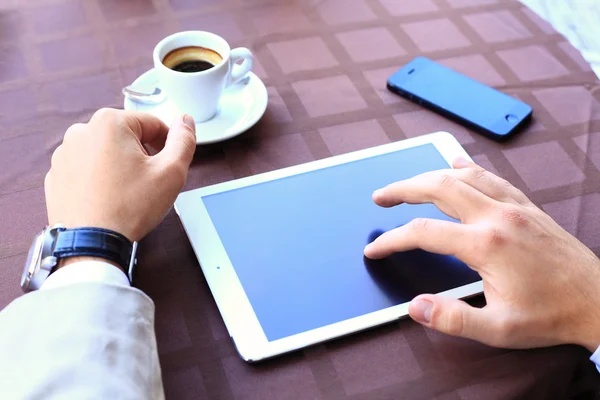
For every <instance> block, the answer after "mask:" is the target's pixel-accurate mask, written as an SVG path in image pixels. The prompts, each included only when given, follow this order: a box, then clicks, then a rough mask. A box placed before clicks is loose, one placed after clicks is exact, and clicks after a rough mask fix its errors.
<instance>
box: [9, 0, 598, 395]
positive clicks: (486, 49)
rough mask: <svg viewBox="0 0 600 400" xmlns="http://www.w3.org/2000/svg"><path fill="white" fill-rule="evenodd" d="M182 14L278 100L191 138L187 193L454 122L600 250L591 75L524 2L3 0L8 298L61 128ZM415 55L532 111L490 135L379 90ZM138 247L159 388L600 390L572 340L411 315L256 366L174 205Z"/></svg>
mask: <svg viewBox="0 0 600 400" xmlns="http://www.w3.org/2000/svg"><path fill="white" fill-rule="evenodd" d="M187 29H203V30H209V31H213V32H216V33H218V34H220V35H222V36H224V37H225V38H226V39H228V40H229V41H230V42H231V43H232V44H233V46H247V47H249V48H251V49H252V50H253V52H254V54H255V55H256V57H257V60H258V61H257V63H256V67H255V72H256V73H257V74H258V75H259V76H260V77H261V78H262V79H263V80H264V81H265V83H266V85H267V87H268V90H269V95H270V102H269V107H268V111H267V114H266V115H265V116H264V118H263V119H262V120H261V121H260V122H259V124H258V125H257V126H256V127H255V128H253V129H251V130H250V131H249V132H247V133H246V134H244V135H242V136H240V137H239V138H237V139H234V140H231V141H228V142H226V143H222V144H218V145H211V146H207V147H201V148H198V149H197V152H196V156H195V160H194V163H193V165H192V167H191V170H190V174H189V179H188V182H187V184H186V186H185V188H186V189H192V188H197V187H201V186H205V185H209V184H214V183H218V182H222V181H226V180H230V179H234V178H240V177H244V176H248V175H251V174H256V173H259V172H264V171H269V170H273V169H277V168H281V167H285V166H290V165H294V164H298V163H303V162H307V161H311V160H315V159H321V158H324V157H329V156H332V155H336V154H341V153H346V152H349V151H353V150H358V149H362V148H366V147H370V146H374V145H379V144H383V143H387V142H391V141H396V140H401V139H404V138H407V137H413V136H416V135H420V134H423V133H429V132H432V131H437V130H447V131H449V132H452V133H453V134H454V135H455V136H456V137H457V138H458V140H459V141H460V142H461V143H462V144H463V146H464V147H465V149H466V150H467V151H468V152H469V153H470V154H471V155H473V158H474V159H475V160H476V161H477V162H478V163H479V164H481V165H482V166H484V167H486V168H488V169H490V170H491V171H493V172H496V173H498V174H500V175H501V176H503V177H505V178H507V179H508V180H510V181H511V182H513V183H514V184H515V185H516V186H518V187H519V188H520V189H522V190H523V191H524V192H525V193H526V194H527V195H528V196H530V198H531V199H532V200H533V201H534V202H536V203H537V204H538V205H540V206H542V207H543V209H544V210H545V211H547V212H548V213H550V214H551V215H552V216H553V217H555V218H556V219H557V220H558V222H559V223H561V225H562V226H564V227H565V228H566V229H567V230H568V231H570V232H572V233H573V234H575V235H576V236H577V237H578V238H579V239H581V240H582V241H583V242H584V243H585V244H587V245H588V246H590V247H591V248H592V249H593V250H594V251H595V252H596V254H600V213H598V211H597V210H599V209H600V90H599V88H600V84H599V82H598V80H597V79H596V77H595V76H594V74H593V73H592V72H591V70H590V68H589V66H588V65H587V64H586V63H585V62H584V61H583V60H582V58H581V57H580V55H579V54H578V53H577V52H576V51H575V50H574V49H573V48H572V47H571V46H570V45H569V44H568V42H566V41H565V40H564V38H562V37H561V36H560V35H558V34H556V33H555V32H554V30H553V29H552V28H551V27H550V26H549V25H548V24H546V23H544V22H543V21H542V20H540V19H539V18H538V17H537V16H536V15H535V14H534V13H532V12H530V11H529V10H528V9H527V8H525V7H524V6H522V5H521V4H519V3H517V2H513V1H508V0H419V1H409V0H405V1H402V0H322V1H316V0H306V1H301V0H152V1H151V0H36V1H27V2H21V1H18V0H5V1H3V3H2V5H0V50H1V54H2V61H0V126H2V130H1V131H0V223H1V225H0V226H1V227H2V228H1V229H0V271H1V279H0V307H4V306H5V305H6V304H8V303H9V302H10V301H11V300H12V299H14V298H15V297H17V296H18V295H20V290H19V288H18V279H19V275H20V271H21V266H22V264H23V262H24V260H25V257H26V252H27V250H28V247H29V244H30V241H31V239H32V237H33V235H34V234H35V233H36V232H37V231H38V230H39V229H40V228H41V227H42V226H44V225H45V224H46V222H47V221H46V215H45V205H44V191H43V178H44V175H45V172H46V171H47V170H48V168H49V165H50V156H51V154H52V151H53V150H54V148H56V146H58V144H60V142H61V138H62V134H63V133H64V131H65V130H66V129H67V127H68V126H69V125H70V124H72V123H75V122H83V121H87V120H88V119H89V117H90V116H91V115H92V113H93V112H94V111H95V110H96V109H97V108H99V107H101V106H114V107H120V106H121V105H122V98H121V97H120V94H119V93H120V88H121V87H122V86H124V85H126V84H128V83H130V82H131V81H133V79H134V78H135V77H136V76H137V75H138V74H140V73H141V72H143V71H145V70H147V69H148V68H150V67H151V50H152V48H153V46H154V45H155V44H156V43H157V42H158V41H159V39H161V38H162V37H164V36H165V35H167V34H169V33H172V32H176V31H180V30H187ZM417 55H426V56H428V57H430V58H433V59H435V60H438V61H440V62H441V63H443V64H445V65H447V66H449V67H452V68H454V69H456V70H458V71H460V72H462V73H464V74H466V75H469V76H471V77H473V78H475V79H478V80H480V81H482V82H484V83H486V84H488V85H491V86H494V87H497V88H499V89H501V90H504V91H506V92H507V93H509V94H511V95H513V96H516V97H518V98H520V99H522V100H523V101H525V102H527V103H529V104H530V105H531V106H532V107H533V109H534V115H535V121H534V122H533V124H532V125H531V126H530V127H529V128H528V129H527V131H526V132H524V133H523V134H521V135H519V136H517V137H515V138H514V139H513V140H511V141H509V142H508V143H506V144H498V143H495V142H492V141H490V140H488V139H485V138H483V137H480V136H478V135H477V134H474V133H472V132H470V131H469V130H467V129H465V128H462V127H460V126H457V125H455V124H453V123H451V122H449V121H446V120H445V119H442V118H440V117H438V116H436V115H435V114H433V113H431V112H429V111H425V110H423V109H421V108H419V107H418V106H416V105H413V104H411V103H408V102H406V101H404V100H401V99H399V98H397V97H395V96H393V95H391V94H389V93H388V92H387V91H386V89H385V80H386V78H387V77H388V75H390V74H391V73H392V72H393V71H394V70H395V69H397V68H398V67H399V66H401V65H403V64H405V63H406V62H408V61H410V60H411V59H412V58H413V57H415V56H417ZM139 261H140V269H139V280H138V286H139V287H140V288H141V289H142V290H144V291H145V292H146V293H148V294H149V295H150V296H151V297H152V298H153V299H154V301H155V303H156V332H157V340H158V346H159V352H160V360H161V364H162V369H163V377H164V385H165V390H166V394H167V397H168V398H173V399H201V398H210V399H399V398H410V399H432V398H436V399H445V400H449V399H465V400H466V399H482V398H485V399H504V398H527V399H535V398H567V397H577V396H589V397H586V398H596V397H599V395H598V390H599V388H600V376H599V375H598V374H597V372H596V371H595V369H594V367H593V365H592V364H591V363H590V362H589V361H588V360H587V357H588V356H589V353H588V352H586V351H585V350H584V349H582V348H578V347H575V346H560V347H555V348H548V349H538V350H529V351H512V350H502V349H493V348H489V347H486V346H484V345H481V344H477V343H474V342H471V341H467V340H461V339H456V338H451V337H447V336H444V335H441V334H438V333H435V332H432V331H430V330H426V329H424V328H422V327H421V326H419V325H417V324H415V323H413V322H411V321H408V320H405V321H401V322H396V323H393V324H390V325H387V326H384V327H381V328H378V329H373V330H370V331H368V332H365V333H360V334H356V335H353V336H350V337H347V338H344V339H341V340H336V341H333V342H330V343H328V344H322V345H319V346H315V347H312V348H309V349H306V350H303V351H298V352H295V353H293V354H289V355H285V356H282V357H279V358H276V359H273V360H271V361H266V362H263V363H260V364H257V365H247V364H245V363H244V362H242V361H241V360H240V359H239V358H238V356H237V354H236V351H235V348H234V346H233V343H232V342H231V340H230V339H229V337H228V335H227V332H226V330H225V328H224V325H223V322H222V321H221V319H220V316H219V314H218V310H217V308H216V306H215V304H214V301H213V299H212V297H211V294H210V291H209V289H208V287H207V285H206V282H205V280H204V278H203V275H202V272H201V270H200V268H199V267H198V265H197V261H196V259H195V257H194V254H193V252H192V249H191V247H190V245H189V243H188V240H187V238H186V236H185V234H184V232H183V229H182V228H181V226H180V224H179V221H178V220H177V218H176V216H175V215H174V213H173V212H171V213H170V214H169V215H168V216H167V218H166V219H165V221H164V222H163V223H162V224H161V225H160V226H159V227H158V229H157V230H156V231H155V232H153V233H152V234H150V235H149V236H148V237H147V238H145V239H144V240H143V241H142V243H141V245H140V253H139ZM479 301H480V302H481V299H480V300H479Z"/></svg>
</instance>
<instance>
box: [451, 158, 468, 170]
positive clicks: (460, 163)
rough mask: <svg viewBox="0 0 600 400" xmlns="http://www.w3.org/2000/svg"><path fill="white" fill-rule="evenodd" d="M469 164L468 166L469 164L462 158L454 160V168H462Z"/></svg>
mask: <svg viewBox="0 0 600 400" xmlns="http://www.w3.org/2000/svg"><path fill="white" fill-rule="evenodd" d="M469 164H470V162H469V161H467V160H466V159H465V158H464V157H457V158H456V159H455V160H454V166H455V167H458V168H461V167H464V166H465V165H469Z"/></svg>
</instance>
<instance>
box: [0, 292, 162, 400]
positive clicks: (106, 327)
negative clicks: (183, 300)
mask: <svg viewBox="0 0 600 400" xmlns="http://www.w3.org/2000/svg"><path fill="white" fill-rule="evenodd" d="M0 354H1V355H2V356H1V357H0V387H2V390H3V396H4V395H6V394H10V395H9V396H7V397H6V398H19V399H20V398H39V397H43V398H54V397H57V398H58V397H60V398H67V397H68V398H89V397H90V396H92V397H96V398H111V397H118V398H131V399H135V398H139V399H160V398H163V397H164V395H163V389H162V381H161V376H160V366H159V363H158V355H157V348H156V338H155V334H154V304H153V303H152V301H151V300H150V298H148V297H147V296H146V295H145V294H143V293H142V292H140V291H139V290H137V289H133V288H130V287H125V286H118V285H112V284H104V283H78V284H73V285H69V286H63V287H58V288H54V289H49V290H40V291H37V292H33V293H30V294H27V295H25V296H23V297H21V298H19V299H17V300H15V301H14V302H13V303H11V304H10V305H9V306H8V307H6V308H5V309H4V310H3V311H2V312H1V313H0Z"/></svg>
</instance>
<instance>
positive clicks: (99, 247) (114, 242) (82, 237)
mask: <svg viewBox="0 0 600 400" xmlns="http://www.w3.org/2000/svg"><path fill="white" fill-rule="evenodd" d="M133 248H134V244H133V243H131V242H130V241H129V239H127V238H126V237H125V236H123V235H121V234H120V233H118V232H115V231H111V230H109V229H103V228H74V229H65V228H61V229H60V230H59V232H58V236H57V238H56V243H55V245H54V251H53V255H54V256H55V257H56V258H58V259H59V260H60V259H63V258H68V257H79V256H87V257H99V258H104V259H107V260H110V261H112V262H114V263H116V264H117V265H118V266H120V267H121V268H122V269H123V271H124V272H125V275H127V277H128V279H129V280H130V281H131V274H130V267H131V263H132V254H133ZM130 283H131V282H130Z"/></svg>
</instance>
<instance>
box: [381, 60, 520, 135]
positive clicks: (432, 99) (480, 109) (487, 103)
mask: <svg viewBox="0 0 600 400" xmlns="http://www.w3.org/2000/svg"><path fill="white" fill-rule="evenodd" d="M387 87H388V89H389V90H390V91H391V92H393V93H396V94H398V95H400V96H402V97H404V98H406V99H408V100H410V101H412V102H414V103H417V104H419V105H421V106H423V107H425V108H427V109H430V110H432V111H434V112H436V113H438V114H441V115H443V116H444V117H447V118H449V119H451V120H454V121H456V122H458V123H459V124H461V125H464V126H466V127H468V128H471V129H473V130H474V131H476V132H478V133H481V134H483V135H485V136H487V137H489V138H491V139H494V140H497V141H503V140H506V139H508V138H509V137H510V136H512V135H513V134H514V133H515V132H517V131H519V130H520V129H521V128H523V126H525V125H526V124H527V123H528V122H529V121H530V120H531V114H532V109H531V107H530V106H529V105H527V104H525V103H523V102H522V101H520V100H517V99H515V98H513V97H510V96H508V95H506V94H504V93H502V92H500V91H498V90H496V89H493V88H491V87H489V86H486V85H484V84H482V83H480V82H477V81H476V80H474V79H471V78H469V77H466V76H464V75H462V74H459V73H458V72H456V71H453V70H451V69H450V68H447V67H444V66H443V65H441V64H438V63H436V62H434V61H432V60H429V59H428V58H425V57H417V58H415V59H414V60H412V61H411V62H410V63H408V64H407V65H406V66H404V67H402V68H400V69H399V70H398V71H396V72H395V73H394V74H393V75H392V76H391V77H390V78H389V79H388V81H387Z"/></svg>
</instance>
